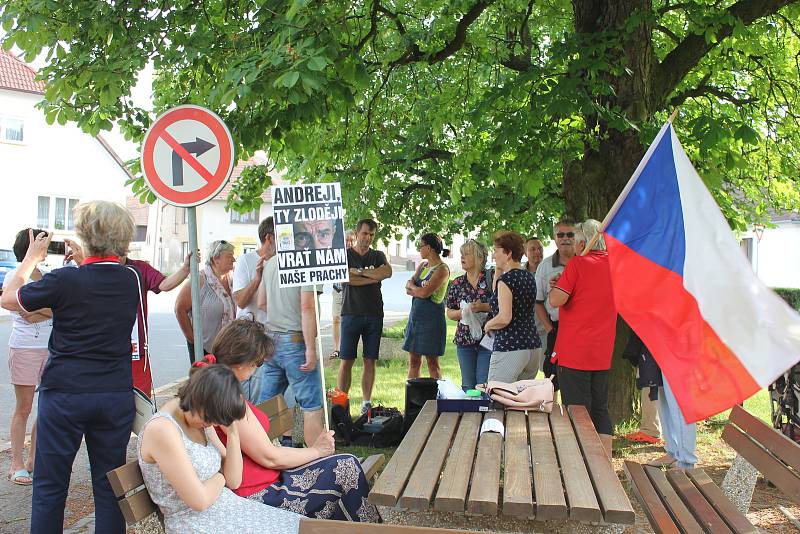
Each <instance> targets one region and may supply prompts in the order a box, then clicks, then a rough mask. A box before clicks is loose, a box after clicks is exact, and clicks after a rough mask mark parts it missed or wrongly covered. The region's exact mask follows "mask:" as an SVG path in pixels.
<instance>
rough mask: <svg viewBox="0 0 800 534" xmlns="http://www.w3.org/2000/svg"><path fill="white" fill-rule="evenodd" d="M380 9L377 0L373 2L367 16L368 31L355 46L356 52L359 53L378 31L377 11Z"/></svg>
mask: <svg viewBox="0 0 800 534" xmlns="http://www.w3.org/2000/svg"><path fill="white" fill-rule="evenodd" d="M379 9H380V2H379V0H373V2H372V9H371V10H370V14H369V31H368V32H367V34H366V35H365V36H364V37H363V38H362V39H361V40H360V41H359V42H358V44H357V45H356V52H360V51H361V49H362V48H364V45H366V44H367V41H369V40H370V39H371V38H372V36H373V35H375V33H376V32H377V31H378V10H379Z"/></svg>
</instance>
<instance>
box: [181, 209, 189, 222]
mask: <svg viewBox="0 0 800 534" xmlns="http://www.w3.org/2000/svg"><path fill="white" fill-rule="evenodd" d="M181 222H182V223H183V224H189V210H188V209H187V208H183V209H182V210H181Z"/></svg>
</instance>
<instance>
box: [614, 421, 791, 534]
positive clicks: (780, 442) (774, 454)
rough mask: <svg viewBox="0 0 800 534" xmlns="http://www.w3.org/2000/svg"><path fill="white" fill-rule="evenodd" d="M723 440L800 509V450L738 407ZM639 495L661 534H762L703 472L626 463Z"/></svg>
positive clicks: (632, 485) (635, 492)
mask: <svg viewBox="0 0 800 534" xmlns="http://www.w3.org/2000/svg"><path fill="white" fill-rule="evenodd" d="M722 439H723V440H724V441H725V442H726V443H727V444H728V445H730V446H731V447H732V448H733V449H734V450H735V451H736V452H737V454H738V455H740V456H741V457H742V458H744V459H745V460H746V461H747V462H749V463H750V464H752V466H753V467H755V468H756V469H757V470H758V471H760V472H761V473H762V474H763V475H764V477H765V478H767V479H768V480H769V481H770V482H772V483H773V484H775V486H777V487H778V488H779V489H780V490H781V491H782V492H783V493H785V494H786V495H787V496H788V497H789V499H791V500H792V501H793V502H795V503H798V504H800V476H798V471H800V446H799V445H798V444H797V443H795V442H794V441H792V440H790V439H789V438H787V437H786V436H784V435H783V434H781V433H780V432H777V431H776V430H774V429H773V428H772V427H770V426H769V425H767V424H766V423H764V422H763V421H761V420H760V419H758V418H756V417H754V416H753V415H751V414H750V413H748V412H746V411H745V410H744V409H743V408H741V407H740V406H734V408H733V410H732V411H731V415H730V419H729V422H728V424H727V425H725V428H724V429H723V431H722ZM625 472H626V473H627V476H628V480H629V481H630V485H631V488H632V489H633V492H634V494H635V495H636V497H637V498H638V499H639V501H640V502H641V503H642V508H644V511H645V514H646V515H647V518H648V519H649V521H650V524H651V526H652V527H653V530H655V532H656V533H659V534H660V533H677V532H708V533H715V534H716V533H729V532H735V533H757V532H758V529H756V527H755V526H753V524H752V523H750V521H749V520H748V519H747V517H745V515H744V514H743V513H742V511H740V510H739V509H738V508H737V507H736V506H735V505H734V504H733V503H732V502H731V501H730V499H728V497H726V495H725V493H724V492H723V490H722V489H720V488H719V487H718V486H717V485H716V484H714V482H713V481H712V480H711V478H710V477H709V476H708V475H707V474H706V473H705V471H703V470H702V469H676V468H673V469H669V470H666V471H664V470H661V469H659V468H656V467H651V466H646V465H641V464H638V463H635V462H631V461H626V462H625Z"/></svg>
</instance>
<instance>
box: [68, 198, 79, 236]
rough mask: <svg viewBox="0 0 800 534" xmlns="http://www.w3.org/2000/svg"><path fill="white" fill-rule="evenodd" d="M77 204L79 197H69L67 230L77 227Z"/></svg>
mask: <svg viewBox="0 0 800 534" xmlns="http://www.w3.org/2000/svg"><path fill="white" fill-rule="evenodd" d="M77 205H78V199H77V198H71V199H69V211H67V230H74V229H75V206H77Z"/></svg>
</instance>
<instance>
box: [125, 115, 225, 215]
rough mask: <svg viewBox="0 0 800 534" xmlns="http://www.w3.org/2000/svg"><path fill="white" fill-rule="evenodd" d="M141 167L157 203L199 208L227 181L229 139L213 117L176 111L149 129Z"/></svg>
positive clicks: (222, 125) (216, 118)
mask: <svg viewBox="0 0 800 534" xmlns="http://www.w3.org/2000/svg"><path fill="white" fill-rule="evenodd" d="M141 161H142V171H143V173H144V178H145V181H146V182H147V183H148V185H150V188H151V189H152V190H153V192H154V193H155V194H156V196H157V197H159V198H160V199H161V200H163V201H164V202H167V203H168V204H172V205H174V206H183V207H190V206H197V205H199V204H203V203H204V202H207V201H209V200H211V199H212V198H214V197H215V196H216V195H217V193H219V192H220V191H221V190H222V188H223V187H225V184H226V183H227V181H228V178H230V175H231V172H232V171H233V139H232V138H231V134H230V131H229V130H228V128H227V126H225V123H224V122H222V119H220V118H219V117H218V116H217V115H216V114H215V113H213V112H212V111H209V110H207V109H205V108H202V107H200V106H192V105H186V106H178V107H175V108H172V109H170V110H169V111H167V112H166V113H164V114H163V115H162V116H161V117H159V118H158V119H157V120H156V121H155V122H154V123H153V125H152V126H151V127H150V130H148V132H147V135H146V136H145V139H144V144H143V145H142V160H141Z"/></svg>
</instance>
